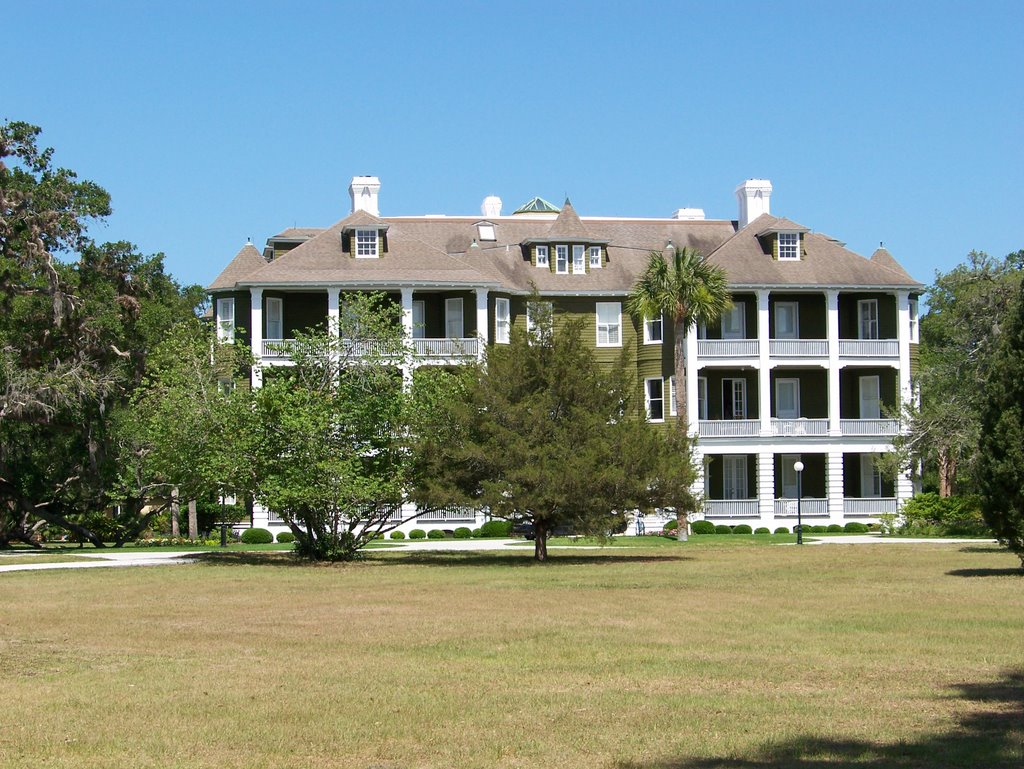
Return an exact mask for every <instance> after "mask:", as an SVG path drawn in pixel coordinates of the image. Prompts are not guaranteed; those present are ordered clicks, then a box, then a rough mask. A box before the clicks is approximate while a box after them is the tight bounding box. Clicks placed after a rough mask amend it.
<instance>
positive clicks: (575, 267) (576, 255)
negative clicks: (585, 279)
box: [572, 246, 587, 275]
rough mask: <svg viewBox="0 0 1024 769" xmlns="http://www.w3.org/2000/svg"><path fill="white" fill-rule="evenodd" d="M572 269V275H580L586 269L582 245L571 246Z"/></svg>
mask: <svg viewBox="0 0 1024 769" xmlns="http://www.w3.org/2000/svg"><path fill="white" fill-rule="evenodd" d="M572 271H573V274H574V275H582V274H583V273H585V272H586V271H587V263H586V262H585V261H584V260H583V246H573V247H572Z"/></svg>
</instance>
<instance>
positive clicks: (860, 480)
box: [209, 176, 923, 529]
mask: <svg viewBox="0 0 1024 769" xmlns="http://www.w3.org/2000/svg"><path fill="white" fill-rule="evenodd" d="M349 189H350V193H351V197H352V210H351V213H350V214H349V215H348V216H346V217H345V218H344V219H342V220H341V221H339V222H337V223H336V224H333V225H331V226H330V227H327V228H314V227H304V228H290V229H286V230H284V231H283V232H281V233H279V234H277V235H274V236H272V237H270V238H269V239H268V240H267V244H266V248H265V249H264V250H263V252H262V253H261V252H260V251H259V250H257V249H256V247H254V246H253V245H252V244H251V243H248V244H246V245H245V247H243V248H242V250H241V251H239V252H238V254H237V255H236V256H235V257H234V259H232V260H231V261H230V263H229V264H228V265H227V266H226V267H225V268H224V270H223V272H221V274H220V275H219V276H218V277H217V279H216V280H215V281H214V282H213V284H212V285H211V286H210V287H209V290H210V293H211V294H212V296H213V298H214V313H215V320H216V323H217V328H218V333H219V334H220V335H221V336H222V337H223V338H232V339H233V338H235V337H236V336H239V337H240V338H243V339H244V340H245V342H246V343H248V344H251V346H252V352H253V355H254V356H255V358H256V360H257V361H259V362H260V364H261V365H260V366H258V367H255V368H254V369H253V373H252V384H253V386H259V385H260V384H261V381H262V376H263V373H262V372H264V371H267V370H269V369H270V368H271V367H274V366H281V365H288V364H289V363H290V361H289V359H288V341H287V340H289V339H290V338H292V337H293V336H294V334H295V332H296V331H297V330H301V329H305V328H308V327H314V326H321V327H329V321H330V319H332V318H334V319H337V318H338V317H339V313H340V312H342V311H343V307H344V303H345V296H346V294H348V293H350V292H364V291H379V292H385V293H386V294H388V295H389V296H390V297H391V298H392V299H393V301H394V302H396V303H398V304H400V305H401V308H402V318H403V328H404V333H405V334H406V336H407V338H408V340H409V342H410V344H411V349H412V350H413V354H412V356H411V357H410V358H409V359H407V360H406V361H404V362H403V365H402V370H403V374H404V375H405V376H406V377H407V378H409V377H411V375H412V370H413V369H414V368H416V367H418V366H432V365H433V366H437V365H444V366H450V365H457V364H459V363H460V362H464V361H466V360H475V359H477V358H478V357H480V356H481V355H482V354H483V351H484V349H485V348H486V347H487V346H489V345H500V344H505V343H507V342H508V341H509V335H510V332H511V329H512V328H513V327H515V326H517V325H524V326H525V325H526V324H527V323H528V318H527V307H526V304H527V301H526V300H527V297H528V296H529V295H530V293H531V292H532V291H533V290H534V287H535V288H536V290H537V291H538V292H539V294H540V295H541V297H542V298H543V299H544V301H547V302H550V303H551V307H552V311H553V313H554V315H555V317H556V318H557V317H558V316H560V315H574V316H578V317H582V318H583V319H584V322H585V323H586V325H587V327H588V328H589V329H590V330H589V334H590V336H591V338H592V340H593V345H594V348H595V350H596V351H597V353H598V356H599V357H601V356H608V359H611V358H612V357H617V356H618V355H619V354H620V353H621V351H622V348H623V347H624V346H627V345H628V346H629V349H630V350H631V351H632V352H631V359H632V360H635V365H636V372H637V378H638V381H639V382H640V386H641V387H642V388H643V398H644V403H645V405H646V416H647V418H648V419H649V420H651V421H652V422H662V421H665V422H668V421H672V420H674V419H675V418H676V415H675V413H674V405H673V404H674V398H673V397H672V391H673V386H674V382H673V377H672V372H673V361H672V355H673V339H672V326H671V323H670V322H668V320H667V319H662V318H640V317H631V316H630V315H629V314H628V313H626V312H625V310H624V305H625V299H626V296H627V295H628V293H629V292H630V290H631V288H632V287H633V284H634V282H635V281H636V279H637V277H638V276H639V275H640V273H641V272H642V271H643V269H644V267H645V266H646V264H647V260H648V255H649V254H650V252H651V251H660V252H669V251H671V250H672V249H679V248H683V247H686V246H689V247H692V248H695V249H697V250H698V251H700V253H701V254H703V255H704V256H705V257H706V258H707V259H708V260H709V261H710V262H712V263H714V264H717V265H720V266H721V267H723V268H724V269H725V270H726V272H727V274H728V276H729V282H730V286H731V289H732V295H733V308H732V310H731V311H729V312H728V313H727V314H726V315H725V317H723V318H722V320H721V323H719V324H716V325H715V326H713V327H708V328H697V327H694V328H691V329H690V330H689V333H688V334H687V338H686V373H687V376H686V387H687V393H686V395H687V398H686V403H687V408H688V412H689V413H688V414H687V420H688V424H689V425H690V429H691V431H692V432H693V434H695V435H696V437H697V457H698V460H699V461H701V462H702V465H703V478H702V484H703V486H702V491H703V496H704V499H705V502H704V513H703V514H704V517H706V518H707V519H709V520H712V521H715V522H724V523H732V524H735V523H748V524H751V525H752V526H754V527H757V526H768V527H771V528H774V527H776V526H789V527H792V526H793V524H795V522H796V513H797V511H796V503H795V499H796V497H797V484H798V475H797V472H796V470H795V469H794V464H795V463H796V462H797V461H798V460H799V461H800V462H802V463H803V467H804V469H803V471H802V473H801V474H800V475H801V477H802V480H801V485H802V497H803V503H802V508H801V510H802V513H803V517H804V518H805V520H806V522H809V523H839V524H842V523H845V522H847V521H851V520H855V521H873V520H877V517H878V516H879V515H880V514H882V513H887V512H896V510H897V508H898V505H899V504H900V502H901V501H902V500H904V499H906V498H907V497H909V496H910V494H911V492H912V489H911V483H910V481H909V479H907V478H902V477H901V478H898V479H896V480H892V479H889V478H886V477H884V476H883V475H882V474H881V473H880V472H879V470H878V468H877V466H876V462H875V458H876V456H877V455H879V454H881V453H884V452H887V451H890V450H891V449H892V439H893V437H894V435H895V434H896V433H897V431H898V430H899V422H898V420H897V419H895V418H894V416H893V415H894V414H895V413H896V412H897V410H898V407H899V404H900V403H902V402H904V401H908V400H909V399H910V398H911V374H912V370H913V366H914V362H915V359H916V348H917V341H918V328H917V296H918V294H919V293H920V292H921V291H922V289H923V286H922V285H921V284H920V283H919V282H917V281H916V280H914V279H913V278H912V277H910V275H908V274H907V273H906V271H904V269H903V268H902V267H900V265H899V264H898V263H897V262H896V260H895V259H893V257H892V256H890V254H889V253H888V252H887V251H885V250H884V249H881V248H880V249H879V250H877V251H876V252H875V253H874V254H872V255H871V257H870V258H865V257H863V256H860V255H859V254H855V253H853V252H852V251H850V250H848V249H847V248H845V247H844V244H843V243H841V242H839V241H838V240H836V239H834V238H832V237H829V236H827V235H824V234H819V233H815V232H813V231H811V230H810V229H808V228H807V227H805V226H803V225H801V224H798V223H796V222H795V221H792V220H790V219H787V218H780V217H777V216H774V215H772V214H771V213H770V210H769V209H770V207H769V201H770V197H771V192H772V186H771V183H770V182H768V181H765V180H760V179H752V180H748V181H745V182H743V183H742V184H740V185H739V186H738V187H737V188H736V196H737V198H738V203H739V210H738V218H737V219H736V220H713V219H707V218H705V216H704V212H703V211H702V210H701V209H692V208H686V209H679V210H677V211H675V212H674V213H673V214H672V215H670V216H667V217H653V218H642V219H640V218H615V217H590V216H580V215H578V214H577V212H576V211H575V210H574V209H573V207H572V205H571V204H570V203H569V201H566V202H565V204H564V205H563V206H562V207H561V208H558V207H556V206H553V205H552V204H550V203H548V202H547V201H545V200H542V199H540V198H534V199H533V200H531V201H529V202H528V203H526V204H525V205H523V206H522V207H521V208H519V209H517V210H516V211H514V212H512V213H503V212H502V202H501V200H500V199H498V198H496V197H493V196H491V197H487V198H486V199H484V201H483V205H482V207H481V213H480V214H479V215H473V216H440V215H429V216H381V214H380V211H379V208H378V197H379V192H380V182H379V180H378V179H377V178H376V177H369V176H357V177H355V178H354V179H353V180H352V184H351V187H350V188H349ZM476 517H478V514H476V513H473V512H472V511H462V510H454V509H453V510H448V511H441V512H439V513H435V514H431V517H429V518H426V519H423V518H421V519H420V520H418V521H417V522H415V523H414V524H410V525H407V526H406V528H411V527H412V526H416V527H421V528H438V527H440V528H452V527H453V526H459V525H468V526H474V525H479V522H477V521H476ZM253 524H254V525H256V526H266V527H269V528H272V529H274V528H280V527H281V526H282V525H283V524H282V523H281V522H280V521H279V520H278V519H277V518H276V517H275V516H274V514H273V512H272V511H266V510H261V509H260V508H259V507H257V509H256V511H255V513H254V519H253ZM650 526H651V523H650V522H649V523H648V527H650Z"/></svg>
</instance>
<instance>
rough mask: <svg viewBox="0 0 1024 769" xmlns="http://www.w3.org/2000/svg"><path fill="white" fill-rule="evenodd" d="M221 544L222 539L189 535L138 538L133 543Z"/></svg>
mask: <svg viewBox="0 0 1024 769" xmlns="http://www.w3.org/2000/svg"><path fill="white" fill-rule="evenodd" d="M219 544H220V541H219V540H216V539H189V538H188V537H151V538H147V539H137V540H135V542H134V543H133V545H134V547H201V546H209V545H219Z"/></svg>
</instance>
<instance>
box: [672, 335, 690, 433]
mask: <svg viewBox="0 0 1024 769" xmlns="http://www.w3.org/2000/svg"><path fill="white" fill-rule="evenodd" d="M687 330H688V328H687V325H686V324H685V323H683V322H682V321H679V320H677V321H676V322H675V340H674V344H673V347H674V348H675V360H674V361H673V372H674V376H675V391H676V392H675V396H676V403H675V406H676V427H678V428H679V429H680V430H682V431H683V432H684V433H685V432H686V431H687V430H688V429H689V424H688V422H687V415H686V357H685V349H686V332H687Z"/></svg>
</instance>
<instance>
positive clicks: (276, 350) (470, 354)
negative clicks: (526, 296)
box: [262, 337, 480, 363]
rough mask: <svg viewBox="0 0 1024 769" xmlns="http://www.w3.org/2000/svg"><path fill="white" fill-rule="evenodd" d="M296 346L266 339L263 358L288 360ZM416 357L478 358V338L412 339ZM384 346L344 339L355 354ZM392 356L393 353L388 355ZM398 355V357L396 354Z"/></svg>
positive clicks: (344, 346)
mask: <svg viewBox="0 0 1024 769" xmlns="http://www.w3.org/2000/svg"><path fill="white" fill-rule="evenodd" d="M295 345H296V340H294V339H264V340H263V349H262V357H263V359H264V360H265V361H270V362H282V363H283V362H287V361H290V360H291V358H292V351H293V350H294V348H295ZM409 346H410V347H411V350H412V356H413V358H415V359H417V360H440V361H447V360H475V359H476V358H477V355H478V353H479V350H480V340H479V339H477V338H476V337H464V338H458V339H443V338H436V339H425V338H416V339H411V340H410V341H409ZM382 348H383V345H382V344H378V343H376V342H374V341H373V340H372V339H371V340H358V341H356V340H343V343H342V349H343V350H344V351H345V352H346V353H347V354H349V355H351V356H353V357H366V356H371V355H378V356H379V355H382V354H383V350H382ZM388 357H390V356H388ZM395 357H398V356H395Z"/></svg>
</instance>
